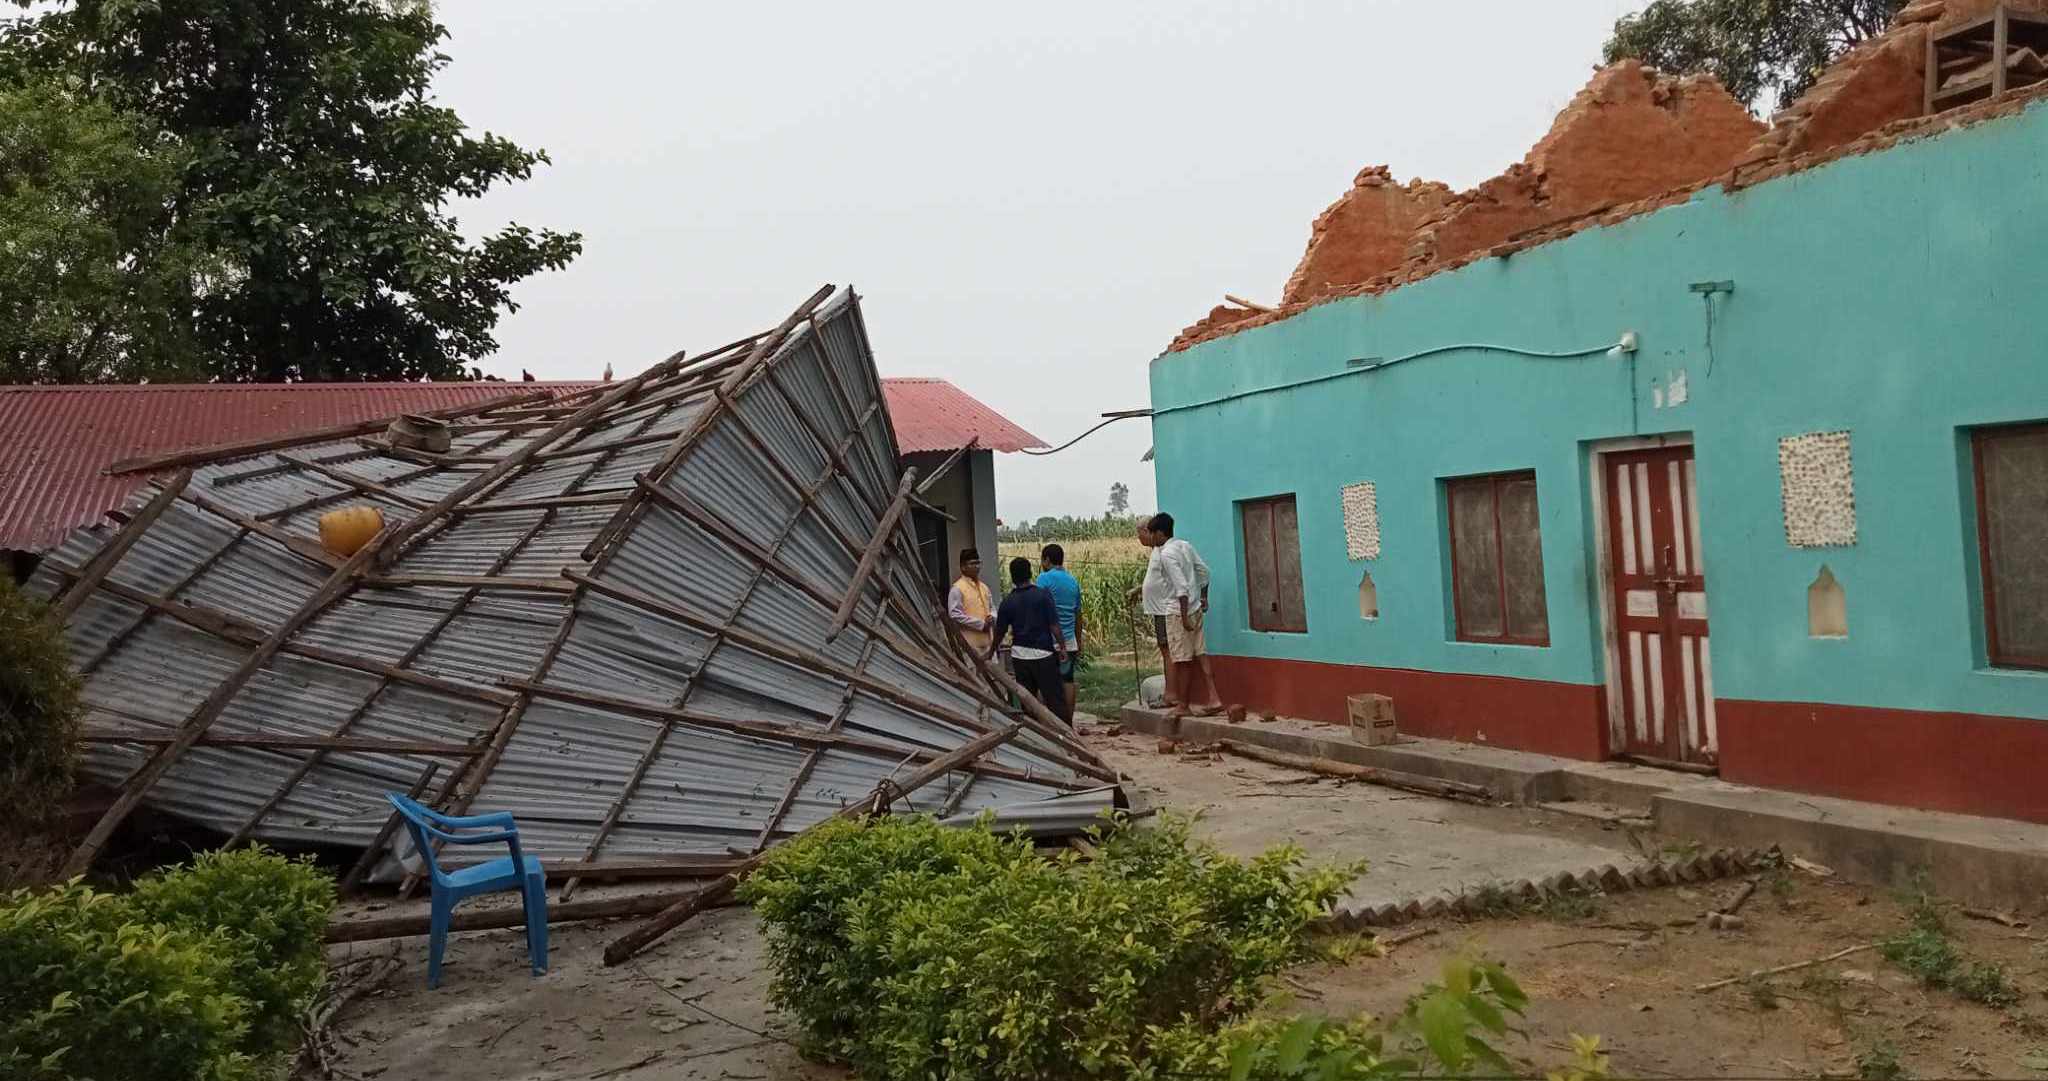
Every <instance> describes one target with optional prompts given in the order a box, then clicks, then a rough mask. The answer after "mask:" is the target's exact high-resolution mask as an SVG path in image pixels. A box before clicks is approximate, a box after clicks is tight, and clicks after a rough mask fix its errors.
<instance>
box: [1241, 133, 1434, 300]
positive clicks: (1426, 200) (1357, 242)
mask: <svg viewBox="0 0 2048 1081" xmlns="http://www.w3.org/2000/svg"><path fill="white" fill-rule="evenodd" d="M1450 200H1451V189H1450V187H1449V186H1447V185H1444V184H1439V183H1436V182H1435V181H1423V180H1411V181H1409V182H1408V183H1407V184H1405V185H1404V184H1399V183H1396V182H1395V180H1394V174H1393V172H1392V171H1391V170H1389V169H1388V168H1387V167H1386V166H1384V165H1368V166H1366V167H1365V168H1364V169H1362V170H1360V171H1359V174H1358V176H1357V177H1356V178H1355V179H1353V180H1352V182H1351V190H1350V191H1347V192H1345V193H1344V195H1343V197H1342V198H1339V199H1338V200H1337V201H1336V202H1334V203H1331V204H1330V206H1329V209H1327V210H1324V211H1323V212H1322V213H1321V214H1320V215H1318V216H1317V217H1316V220H1315V224H1314V225H1311V226H1310V227H1309V237H1308V251H1307V252H1306V253H1304V254H1303V255H1302V257H1301V263H1300V264H1299V265H1297V266H1296V267H1295V268H1294V274H1293V275H1292V276H1290V277H1289V278H1288V279H1287V287H1286V288H1285V289H1284V290H1282V291H1281V294H1280V302H1281V303H1282V304H1293V303H1297V302H1300V301H1306V300H1313V299H1315V298H1316V297H1320V296H1326V295H1329V294H1331V293H1332V292H1334V291H1336V290H1338V289H1342V288H1344V287H1346V286H1352V285H1358V284H1360V283H1363V282H1368V281H1371V280H1372V279H1374V278H1377V277H1379V276H1380V275H1382V274H1385V273H1387V272H1388V271H1390V270H1393V269H1394V268H1395V267H1398V266H1400V265H1401V264H1402V263H1405V262H1407V260H1408V246H1409V243H1410V242H1411V241H1412V240H1413V238H1414V236H1415V231H1416V230H1417V229H1418V228H1420V227H1421V226H1422V223H1423V222H1425V221H1427V220H1429V219H1430V218H1431V217H1433V216H1434V215H1435V214H1437V213H1438V212H1439V211H1441V210H1442V209H1443V208H1444V205H1445V204H1446V203H1448V202H1450Z"/></svg>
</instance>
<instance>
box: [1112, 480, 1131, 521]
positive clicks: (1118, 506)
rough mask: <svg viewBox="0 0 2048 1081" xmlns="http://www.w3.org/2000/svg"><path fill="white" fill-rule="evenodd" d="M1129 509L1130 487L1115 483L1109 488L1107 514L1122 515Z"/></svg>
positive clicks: (1122, 483) (1121, 482)
mask: <svg viewBox="0 0 2048 1081" xmlns="http://www.w3.org/2000/svg"><path fill="white" fill-rule="evenodd" d="M1130 509H1131V486H1130V485H1128V484H1125V483H1124V482H1123V481H1115V482H1113V483H1111V484H1110V486H1109V513H1111V514H1114V515H1119V516H1120V515H1123V514H1126V513H1129V511H1130Z"/></svg>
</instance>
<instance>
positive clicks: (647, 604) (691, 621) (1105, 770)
mask: <svg viewBox="0 0 2048 1081" xmlns="http://www.w3.org/2000/svg"><path fill="white" fill-rule="evenodd" d="M562 576H563V577H565V578H568V579H570V580H571V581H574V582H577V583H579V584H581V585H583V586H584V587H585V588H586V589H589V590H592V591H594V592H597V593H601V594H603V595H605V596H607V597H611V598H613V599H616V600H621V601H625V602H626V603H628V604H632V605H636V606H638V607H640V608H643V609H645V610H647V611H650V612H653V613H655V614H657V615H662V616H667V617H668V618H670V619H673V620H675V621H677V622H679V623H684V624H688V625H689V626H691V627H694V628H696V629H697V630H700V631H703V632H704V633H706V634H717V633H718V632H719V628H718V627H717V626H715V625H714V624H712V623H711V621H710V620H707V619H705V618H704V617H702V616H699V615H696V614H694V613H692V612H690V611H689V610H688V609H685V608H682V607H680V606H678V605H675V604H671V603H670V602H668V601H666V600H664V599H662V598H660V597H655V596H652V595H650V594H647V593H644V592H642V591H640V590H637V589H633V588H631V587H628V586H620V585H615V584H613V583H610V582H602V581H599V580H597V579H594V578H591V577H590V576H588V575H585V574H582V573H581V572H578V571H573V570H567V569H564V570H563V571H562ZM725 633H726V636H727V637H729V638H731V639H732V640H733V641H734V642H735V643H737V644H739V645H742V646H745V647H747V648H748V649H751V650H753V651H754V652H756V653H761V654H765V655H767V656H769V657H773V658H775V659H777V660H780V661H784V662H786V663H789V664H791V665H795V666H797V667H799V668H806V669H811V670H814V671H818V672H826V673H830V674H831V675H832V676H833V677H834V678H835V679H843V680H846V681H848V682H851V683H856V684H859V685H860V688H861V689H862V690H864V691H867V692H868V693H869V694H871V695H873V696H874V697H876V698H880V699H883V700H885V701H889V702H894V703H896V704H897V705H899V706H903V707H904V708H906V709H911V710H915V711H917V712H920V713H923V714H926V715H927V716H930V717H935V718H938V719H940V720H943V721H947V722H949V723H951V724H954V725H958V726H959V727H962V728H965V729H967V730H968V731H970V732H974V731H984V730H985V723H984V722H983V721H982V720H981V719H980V718H979V717H975V716H972V715H969V714H964V713H960V712H957V711H955V710H953V709H952V708H950V707H948V706H944V705H941V704H939V703H937V702H932V701H930V700H928V699H924V698H919V697H917V696H916V695H913V694H909V693H906V692H904V691H903V690H900V689H899V688H897V687H895V686H893V685H891V684H889V683H888V682H886V681H884V680H880V679H875V678H874V677H872V676H867V675H864V674H862V673H859V672H855V671H853V670H852V669H850V668H847V667H845V666H844V665H841V664H839V663H837V662H835V661H832V660H830V659H828V658H826V657H823V656H816V655H810V654H806V653H803V652H801V651H800V650H797V649H795V648H793V647H791V646H788V645H785V644H783V643H780V642H774V641H770V640H769V639H767V638H763V637H761V636H759V635H756V634H753V633H752V632H749V631H743V630H740V629H739V628H737V627H729V628H726V630H725ZM1012 686H1014V684H1012ZM1025 698H1026V700H1027V701H1028V702H1036V701H1037V700H1036V699H1033V698H1031V696H1030V695H1029V694H1026V695H1025ZM1038 707H1039V709H1040V710H1044V709H1045V706H1044V704H1043V703H1038ZM1046 716H1048V717H1051V716H1052V714H1051V712H1050V711H1046ZM1053 723H1054V724H1055V725H1059V724H1060V721H1059V719H1058V718H1057V717H1054V718H1053ZM1034 753H1036V754H1038V755H1039V756H1040V757H1042V758H1044V759H1046V760H1047V761H1048V762H1054V763H1057V764H1059V765H1062V766H1066V767H1067V768H1069V769H1072V770H1074V771H1076V772H1078V773H1085V774H1088V775H1090V776H1093V777H1097V778H1100V779H1102V780H1106V781H1112V782H1114V781H1116V780H1117V775H1116V773H1115V772H1114V771H1113V770H1111V769H1109V767H1107V766H1104V765H1102V764H1100V762H1099V760H1095V759H1094V755H1093V753H1092V752H1089V755H1088V758H1087V759H1073V758H1068V757H1065V756H1062V755H1060V754H1058V753H1056V752H1053V751H1050V750H1034Z"/></svg>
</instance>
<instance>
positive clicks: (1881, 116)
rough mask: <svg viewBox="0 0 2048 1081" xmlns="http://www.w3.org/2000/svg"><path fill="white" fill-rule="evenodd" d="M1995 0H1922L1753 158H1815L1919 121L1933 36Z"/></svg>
mask: <svg viewBox="0 0 2048 1081" xmlns="http://www.w3.org/2000/svg"><path fill="white" fill-rule="evenodd" d="M1996 3H1997V0H1919V2H1917V3H1914V4H1911V5H1908V6H1907V7H1906V8H1904V9H1903V10H1901V11H1900V12H1899V14H1898V17H1897V18H1896V19H1894V20H1892V25H1891V28H1890V29H1888V30H1886V31H1885V32H1884V33H1882V34H1879V35H1878V36H1876V37H1874V38H1871V39H1869V40H1868V41H1865V42H1863V43H1862V44H1860V45H1858V46H1856V47H1855V48H1854V49H1851V50H1849V51H1848V52H1846V53H1844V54H1842V56H1841V57H1839V58H1838V59H1836V60H1835V62H1834V63H1833V64H1830V65H1829V66H1828V70H1827V71H1826V72H1824V73H1822V75H1821V77H1820V79H1819V80H1817V81H1816V82H1815V83H1814V84H1813V86H1812V88H1810V89H1808V90H1807V92H1806V93H1804V94H1802V95H1800V97H1799V100H1798V101H1795V102H1793V103H1792V104H1791V105H1790V106H1788V107H1786V108H1785V109H1784V110H1783V111H1781V112H1779V113H1778V115H1777V116H1775V117H1773V118H1772V120H1771V130H1770V131H1769V132H1768V133H1766V134H1765V135H1764V136H1763V137H1762V138H1760V139H1758V140H1757V142H1756V145H1755V146H1754V147H1752V148H1751V155H1752V156H1770V157H1777V158H1788V157H1796V156H1799V155H1804V154H1817V153H1821V152H1824V151H1827V150H1830V149H1833V148H1835V147H1838V146H1843V145H1846V144H1848V143H1850V142H1852V141H1854V140H1856V139H1858V138H1861V137H1862V136H1864V135H1868V134H1870V133H1871V132H1874V131H1878V130H1881V129H1883V128H1885V127H1887V126H1889V125H1891V124H1894V123H1898V122H1901V121H1905V120H1910V119H1912V118H1914V117H1918V116H1919V115H1920V113H1921V109H1922V108H1924V107H1925V105H1926V81H1925V80H1926V70H1927V35H1928V33H1929V32H1930V30H1931V31H1933V32H1935V33H1939V32H1941V31H1943V30H1947V29H1949V28H1950V27H1953V26H1956V25H1958V24H1960V23H1964V22H1967V21H1969V20H1971V19H1977V18H1982V17H1983V16H1985V15H1987V14H1989V13H1990V11H1991V9H1992V7H1993V5H1994V4H1996ZM2007 6H2008V7H2014V8H2024V9H2029V10H2035V11H2043V10H2048V0H2007Z"/></svg>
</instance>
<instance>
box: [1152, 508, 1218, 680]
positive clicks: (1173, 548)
mask: <svg viewBox="0 0 2048 1081" xmlns="http://www.w3.org/2000/svg"><path fill="white" fill-rule="evenodd" d="M1138 539H1139V541H1140V542H1141V543H1145V544H1148V545H1150V546H1151V548H1152V557H1151V560H1150V562H1148V563H1147V564H1146V566H1145V582H1144V585H1142V586H1141V587H1140V589H1141V591H1142V593H1143V595H1144V603H1145V614H1147V615H1149V616H1151V617H1152V625H1153V634H1154V637H1155V639H1156V640H1157V641H1158V642H1159V646H1160V651H1161V654H1162V657H1163V660H1164V661H1165V663H1166V672H1167V685H1168V688H1169V690H1168V691H1167V705H1168V706H1169V707H1170V708H1171V709H1172V711H1173V712H1174V713H1176V714H1178V713H1180V712H1181V711H1182V710H1183V709H1185V708H1187V707H1188V706H1189V705H1190V704H1191V703H1193V701H1194V692H1195V673H1196V672H1197V671H1200V673H1201V675H1202V678H1203V679H1204V680H1205V681H1207V683H1208V687H1209V701H1208V702H1207V703H1205V704H1203V705H1201V706H1197V707H1194V710H1193V711H1194V713H1195V714H1196V715H1198V716H1204V717H1206V716H1211V715H1213V714H1217V713H1221V712H1223V700H1222V699H1221V698H1220V697H1218V695H1217V692H1216V677H1215V675H1214V674H1213V673H1212V672H1211V671H1210V669H1209V650H1208V646H1207V644H1206V643H1205V642H1204V640H1203V635H1202V623H1203V620H1204V619H1205V618H1206V617H1207V615H1208V611H1209V564H1207V563H1206V562H1204V561H1203V560H1202V557H1201V554H1200V553H1198V552H1196V551H1195V547H1194V545H1192V544H1189V543H1188V542H1186V541H1184V540H1180V539H1177V538H1176V537H1174V535H1173V515H1171V514H1165V513H1161V514H1155V515H1153V516H1152V518H1151V519H1150V520H1149V521H1147V522H1146V523H1145V524H1144V525H1142V526H1140V527H1139V530H1138ZM1176 691H1177V692H1178V693H1177V694H1176V693H1175V692H1176Z"/></svg>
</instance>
